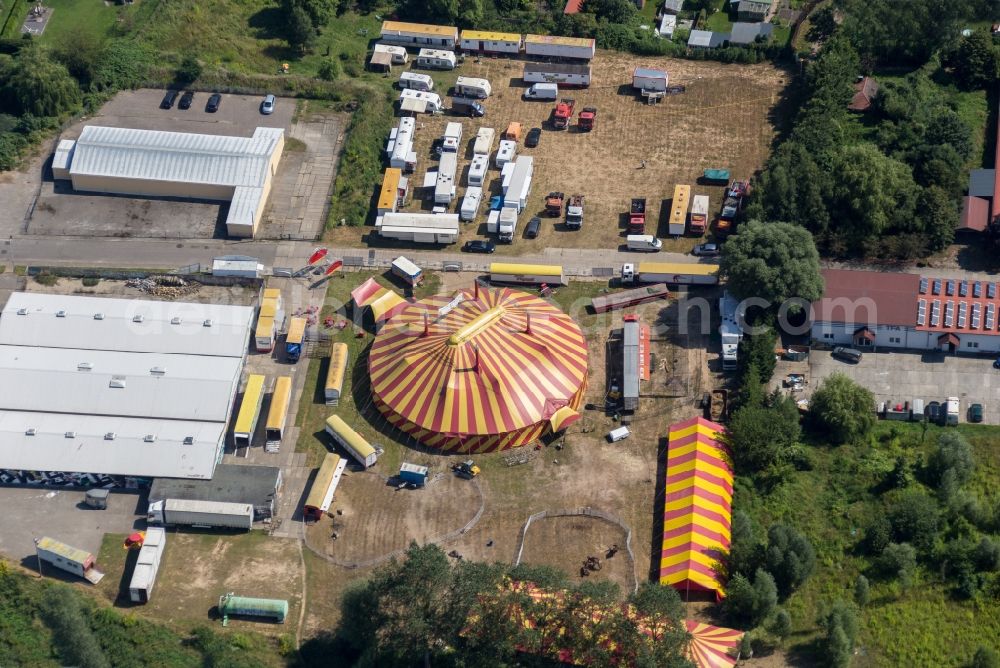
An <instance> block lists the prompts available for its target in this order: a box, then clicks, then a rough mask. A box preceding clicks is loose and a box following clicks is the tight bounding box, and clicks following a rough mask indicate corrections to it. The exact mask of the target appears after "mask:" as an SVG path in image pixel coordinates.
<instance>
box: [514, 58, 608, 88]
mask: <svg viewBox="0 0 1000 668" xmlns="http://www.w3.org/2000/svg"><path fill="white" fill-rule="evenodd" d="M521 79H523V80H524V82H525V83H530V84H535V83H538V84H542V83H550V84H558V85H559V86H562V87H563V88H586V87H588V86H589V85H590V82H591V68H590V63H525V64H524V71H523V72H522V74H521Z"/></svg>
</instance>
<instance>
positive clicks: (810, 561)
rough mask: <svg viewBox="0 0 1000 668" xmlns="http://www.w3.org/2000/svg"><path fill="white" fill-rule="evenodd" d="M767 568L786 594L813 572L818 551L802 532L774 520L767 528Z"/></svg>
mask: <svg viewBox="0 0 1000 668" xmlns="http://www.w3.org/2000/svg"><path fill="white" fill-rule="evenodd" d="M767 542H768V547H767V570H768V571H769V572H770V573H771V574H772V575H773V576H774V579H775V581H776V582H777V584H778V589H779V591H780V592H781V595H782V596H783V597H788V596H789V595H791V593H792V592H793V591H795V590H796V589H798V588H799V587H800V586H802V583H804V582H805V581H806V579H808V577H809V576H810V575H812V572H813V569H814V568H815V566H816V552H815V551H814V550H813V546H812V544H811V543H810V542H809V540H808V539H807V538H806V537H805V536H804V535H802V532H800V531H799V530H797V529H795V528H793V527H787V526H785V525H783V524H774V525H772V526H771V528H770V529H769V530H768V532H767Z"/></svg>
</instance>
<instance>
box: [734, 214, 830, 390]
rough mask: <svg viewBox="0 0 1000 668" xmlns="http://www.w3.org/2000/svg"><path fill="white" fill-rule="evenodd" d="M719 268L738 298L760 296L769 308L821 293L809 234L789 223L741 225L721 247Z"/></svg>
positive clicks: (813, 248) (818, 296)
mask: <svg viewBox="0 0 1000 668" xmlns="http://www.w3.org/2000/svg"><path fill="white" fill-rule="evenodd" d="M719 270H720V273H721V274H722V275H723V276H725V277H726V278H727V279H728V280H729V290H730V292H732V293H733V294H734V295H735V296H736V297H737V298H738V299H747V298H749V297H759V298H763V299H765V300H767V301H768V302H769V303H770V304H771V306H772V308H777V307H778V306H779V305H780V304H781V303H782V302H785V301H786V300H788V299H791V298H793V297H797V298H800V299H804V300H805V301H807V302H812V301H816V300H817V299H819V298H820V297H821V296H822V295H823V277H822V276H821V275H820V273H819V253H818V252H817V251H816V244H815V243H814V242H813V239H812V235H810V234H809V232H808V230H805V229H803V228H801V227H798V226H796V225H791V224H789V223H761V222H751V223H749V224H747V225H744V226H742V227H741V229H740V231H739V232H738V233H737V234H736V235H735V236H733V237H731V238H730V239H729V241H728V242H726V245H725V246H724V247H723V253H722V261H721V264H720V269H719ZM762 377H763V375H762ZM768 377H770V376H769V375H768Z"/></svg>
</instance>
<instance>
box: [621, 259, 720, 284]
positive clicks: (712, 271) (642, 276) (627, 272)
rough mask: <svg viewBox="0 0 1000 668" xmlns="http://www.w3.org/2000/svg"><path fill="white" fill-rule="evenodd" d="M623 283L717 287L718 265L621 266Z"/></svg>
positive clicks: (679, 263)
mask: <svg viewBox="0 0 1000 668" xmlns="http://www.w3.org/2000/svg"><path fill="white" fill-rule="evenodd" d="M622 282H623V283H667V284H669V285H718V283H719V265H717V264H685V263H681V262H640V263H639V264H638V265H636V264H634V263H631V262H629V263H626V264H624V265H622Z"/></svg>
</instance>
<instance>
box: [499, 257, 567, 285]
mask: <svg viewBox="0 0 1000 668" xmlns="http://www.w3.org/2000/svg"><path fill="white" fill-rule="evenodd" d="M490 281H491V282H493V283H522V284H525V285H539V284H542V283H544V284H546V285H566V276H565V274H564V273H563V268H562V266H560V265H548V264H519V263H512V262H494V263H492V264H491V265H490Z"/></svg>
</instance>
